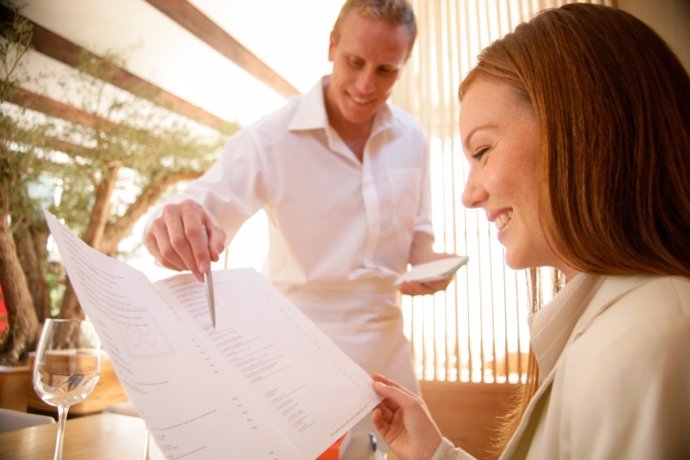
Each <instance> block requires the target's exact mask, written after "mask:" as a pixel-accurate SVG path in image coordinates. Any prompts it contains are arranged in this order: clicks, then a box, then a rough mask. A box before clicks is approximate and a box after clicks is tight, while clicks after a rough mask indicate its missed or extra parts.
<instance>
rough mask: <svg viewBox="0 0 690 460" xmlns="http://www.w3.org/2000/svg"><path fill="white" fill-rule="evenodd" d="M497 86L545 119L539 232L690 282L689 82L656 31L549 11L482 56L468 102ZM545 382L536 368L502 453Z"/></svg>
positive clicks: (601, 10)
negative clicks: (484, 87)
mask: <svg viewBox="0 0 690 460" xmlns="http://www.w3.org/2000/svg"><path fill="white" fill-rule="evenodd" d="M487 76H488V77H492V78H498V79H501V80H503V81H505V82H507V83H509V84H511V85H513V86H514V87H515V88H517V89H518V90H519V91H520V92H521V93H522V94H523V95H524V97H525V98H526V99H527V100H528V101H529V102H530V104H531V105H532V107H533V108H534V111H535V113H536V115H537V118H538V122H539V125H540V128H541V134H540V136H541V149H540V152H539V159H538V164H539V168H540V170H539V175H540V178H541V180H540V184H536V186H538V187H540V199H541V203H540V206H541V211H542V212H541V216H542V222H541V225H542V228H544V231H545V234H546V236H547V240H548V241H549V244H550V245H551V247H552V249H553V250H554V252H555V253H556V254H557V255H558V256H559V257H560V258H561V259H562V260H564V261H566V262H567V263H568V264H569V265H571V266H573V267H575V268H576V269H578V270H579V271H581V272H587V273H598V274H608V275H625V274H635V273H647V274H663V275H679V276H685V277H690V129H689V127H690V78H689V77H688V73H687V71H686V70H685V68H684V67H683V65H682V64H681V62H680V61H679V60H678V58H677V57H676V55H675V54H674V53H673V52H672V51H671V49H670V48H669V47H668V46H667V44H666V43H665V42H664V41H663V40H662V39H661V38H660V37H659V36H658V35H657V34H656V33H655V32H654V31H653V30H652V29H650V28H649V27H648V26H647V25H645V24H644V23H643V22H642V21H640V20H639V19H637V18H635V17H634V16H632V15H631V14H629V13H626V12H624V11H622V10H618V9H615V8H612V7H607V6H602V5H593V4H577V3H576V4H568V5H564V6H562V7H560V8H555V9H549V10H544V11H543V12H541V13H539V14H538V15H537V16H536V17H535V18H534V19H532V20H530V21H529V22H526V23H523V24H521V25H519V26H518V27H517V28H516V29H515V31H514V32H512V33H510V34H508V35H506V36H505V37H504V38H502V39H500V40H497V41H496V42H494V43H493V44H491V45H490V46H489V47H487V48H485V49H484V50H483V51H482V52H481V53H480V55H479V61H478V64H477V66H476V67H475V68H474V69H473V70H472V71H470V72H469V74H468V75H467V76H466V77H465V79H464V80H463V82H462V83H461V85H460V99H461V100H462V97H463V95H464V94H465V93H466V92H467V90H468V88H470V87H471V86H472V83H473V82H474V81H476V80H477V79H480V78H485V77H487ZM537 380H538V370H537V369H536V368H535V369H534V370H533V371H531V376H530V377H528V385H526V386H525V389H526V391H527V393H528V394H526V395H524V397H523V399H522V403H521V404H520V406H519V407H518V408H517V410H516V411H515V412H514V413H513V418H512V423H510V424H509V426H508V428H507V429H506V430H505V432H504V436H503V440H502V443H503V444H505V442H506V440H507V438H508V437H509V436H510V435H511V433H512V431H513V430H514V428H515V426H516V425H517V422H518V421H519V417H521V416H522V413H523V412H524V408H525V407H526V404H527V402H528V398H530V397H531V396H532V395H533V393H534V391H536V388H537V386H538V382H537Z"/></svg>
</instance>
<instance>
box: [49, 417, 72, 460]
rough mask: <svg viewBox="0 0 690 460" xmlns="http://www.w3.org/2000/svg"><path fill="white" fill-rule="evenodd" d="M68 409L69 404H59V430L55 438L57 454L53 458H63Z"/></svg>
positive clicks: (55, 459) (59, 459) (54, 459)
mask: <svg viewBox="0 0 690 460" xmlns="http://www.w3.org/2000/svg"><path fill="white" fill-rule="evenodd" d="M67 411H69V406H65V405H62V404H61V405H59V406H58V432H57V439H56V440H55V455H54V456H53V460H62V440H63V438H64V437H65V422H66V421H67Z"/></svg>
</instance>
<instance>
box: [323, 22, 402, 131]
mask: <svg viewBox="0 0 690 460" xmlns="http://www.w3.org/2000/svg"><path fill="white" fill-rule="evenodd" d="M409 49H410V34H409V32H408V30H407V28H406V27H405V26H403V25H397V26H395V25H392V24H389V23H387V22H385V21H380V20H376V19H371V18H367V17H363V16H360V15H359V14H358V13H357V12H356V11H353V12H352V13H350V14H349V15H348V16H347V17H346V18H345V20H344V21H343V23H342V27H341V29H340V36H339V37H334V36H331V41H330V45H329V48H328V59H329V60H330V61H331V62H333V72H332V75H331V81H330V84H329V85H328V87H327V89H326V106H327V108H328V114H329V117H330V118H331V120H330V121H331V124H333V125H341V126H342V125H343V124H354V125H361V124H367V123H369V122H370V121H371V120H372V119H373V116H374V114H375V113H376V111H377V110H379V109H380V108H381V107H382V106H383V105H384V104H385V103H386V100H387V99H388V96H390V93H391V91H392V90H393V84H394V83H395V81H396V80H397V78H398V75H399V73H400V69H401V68H402V66H403V65H404V63H405V60H406V58H407V54H408V51H409Z"/></svg>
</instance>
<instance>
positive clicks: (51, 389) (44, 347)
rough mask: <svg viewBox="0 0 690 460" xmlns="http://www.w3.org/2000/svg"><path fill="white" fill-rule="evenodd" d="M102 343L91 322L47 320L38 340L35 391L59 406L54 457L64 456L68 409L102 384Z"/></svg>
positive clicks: (54, 459) (34, 380)
mask: <svg viewBox="0 0 690 460" xmlns="http://www.w3.org/2000/svg"><path fill="white" fill-rule="evenodd" d="M100 370H101V343H100V340H99V338H98V335H97V334H96V330H95V329H94V327H93V324H91V323H90V322H89V321H86V320H80V319H53V318H50V319H47V320H46V321H45V323H44V324H43V330H42V331H41V338H40V339H39V341H38V348H37V350H36V358H35V360H34V368H33V384H34V390H36V393H37V394H38V396H40V397H41V399H42V400H43V401H45V402H46V403H48V404H50V405H51V406H57V408H58V432H57V439H56V441H55V455H54V456H53V460H61V459H62V440H63V438H64V435H65V421H66V420H67V411H68V410H69V407H70V406H71V405H73V404H76V403H78V402H81V401H83V400H84V399H86V397H87V396H88V395H89V394H91V391H92V390H93V388H94V387H95V386H96V383H98V378H99V376H100Z"/></svg>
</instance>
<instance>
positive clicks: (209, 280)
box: [204, 227, 216, 330]
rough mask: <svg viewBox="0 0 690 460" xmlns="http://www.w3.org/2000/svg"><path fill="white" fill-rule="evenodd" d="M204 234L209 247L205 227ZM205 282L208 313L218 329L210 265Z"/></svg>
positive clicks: (213, 325) (212, 324) (214, 327)
mask: <svg viewBox="0 0 690 460" xmlns="http://www.w3.org/2000/svg"><path fill="white" fill-rule="evenodd" d="M204 234H205V235H206V244H207V245H208V230H207V229H206V228H205V227H204ZM204 280H205V281H206V297H207V299H208V313H209V315H210V316H211V326H212V327H213V329H214V330H215V329H216V300H215V297H214V295H213V274H212V267H211V265H210V263H209V266H208V272H206V273H204Z"/></svg>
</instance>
